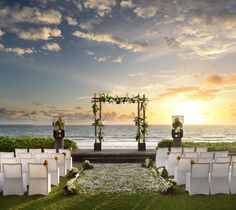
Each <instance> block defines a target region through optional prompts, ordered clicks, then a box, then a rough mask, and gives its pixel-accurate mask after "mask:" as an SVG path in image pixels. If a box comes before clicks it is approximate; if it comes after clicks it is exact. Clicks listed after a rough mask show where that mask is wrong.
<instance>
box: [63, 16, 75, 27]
mask: <svg viewBox="0 0 236 210" xmlns="http://www.w3.org/2000/svg"><path fill="white" fill-rule="evenodd" d="M65 19H66V21H67V23H68V24H69V25H70V26H76V25H78V22H77V20H76V19H74V18H71V17H65Z"/></svg>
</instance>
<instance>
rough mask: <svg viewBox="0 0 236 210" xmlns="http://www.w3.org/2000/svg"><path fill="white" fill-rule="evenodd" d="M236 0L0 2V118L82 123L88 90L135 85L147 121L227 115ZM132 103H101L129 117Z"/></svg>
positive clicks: (231, 114) (121, 118) (235, 110)
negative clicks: (144, 103)
mask: <svg viewBox="0 0 236 210" xmlns="http://www.w3.org/2000/svg"><path fill="white" fill-rule="evenodd" d="M235 52H236V1H233V0H226V1H221V0H214V1H213V0H205V1H203V0H198V1H195V0H155V1H154V0H147V1H135V0H119V1H115V0H97V1H95V0H70V1H69V0H68V1H59V0H35V1H1V2H0V72H1V77H0V123H24V124H35V123H36V124H50V123H51V121H52V120H53V118H54V117H56V116H59V115H60V116H63V118H64V119H65V120H66V122H67V123H68V124H70V123H71V124H73V123H81V124H84V123H90V122H91V120H92V115H91V104H90V98H91V96H92V95H93V93H94V92H97V93H102V92H109V93H111V94H114V95H120V96H122V95H126V94H129V95H130V96H132V95H136V94H137V93H145V94H146V96H147V97H148V98H149V99H150V103H149V108H148V119H149V122H150V123H155V124H156V123H159V124H163V123H164V124H165V123H170V121H171V115H173V114H182V115H184V116H185V122H186V123H187V124H234V122H235V120H236V94H235V92H236V70H235V64H236V61H235ZM135 110H136V108H135V107H134V106H128V105H127V106H116V105H114V106H111V105H106V106H105V109H104V120H105V122H106V123H132V121H133V116H134V114H135Z"/></svg>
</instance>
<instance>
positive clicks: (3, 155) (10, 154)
mask: <svg viewBox="0 0 236 210" xmlns="http://www.w3.org/2000/svg"><path fill="white" fill-rule="evenodd" d="M14 157H15V156H14V152H0V159H2V158H14Z"/></svg>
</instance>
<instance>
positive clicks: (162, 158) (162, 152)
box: [156, 147, 169, 167]
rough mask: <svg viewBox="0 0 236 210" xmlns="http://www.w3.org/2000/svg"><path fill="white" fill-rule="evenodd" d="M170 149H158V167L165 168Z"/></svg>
mask: <svg viewBox="0 0 236 210" xmlns="http://www.w3.org/2000/svg"><path fill="white" fill-rule="evenodd" d="M168 151H169V148H167V147H163V148H161V147H160V148H158V149H157V151H156V167H160V166H165V165H166V161H167V158H168V154H167V153H168Z"/></svg>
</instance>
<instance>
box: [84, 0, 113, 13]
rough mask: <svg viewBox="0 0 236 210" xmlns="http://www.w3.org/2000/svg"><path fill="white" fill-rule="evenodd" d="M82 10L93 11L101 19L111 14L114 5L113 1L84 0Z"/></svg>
mask: <svg viewBox="0 0 236 210" xmlns="http://www.w3.org/2000/svg"><path fill="white" fill-rule="evenodd" d="M83 5H84V8H86V9H92V10H95V11H96V13H97V14H98V15H99V16H101V17H103V16H105V15H107V14H109V13H111V11H112V8H113V7H114V6H115V5H116V1H115V0H85V1H84V4H83Z"/></svg>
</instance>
